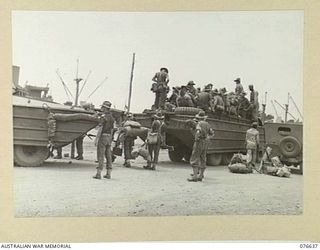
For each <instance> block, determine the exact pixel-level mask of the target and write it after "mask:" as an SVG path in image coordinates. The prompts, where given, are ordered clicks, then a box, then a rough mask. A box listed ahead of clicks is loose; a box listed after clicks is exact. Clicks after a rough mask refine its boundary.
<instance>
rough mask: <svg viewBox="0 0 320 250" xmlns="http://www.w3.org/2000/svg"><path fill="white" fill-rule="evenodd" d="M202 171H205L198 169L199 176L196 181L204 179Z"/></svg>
mask: <svg viewBox="0 0 320 250" xmlns="http://www.w3.org/2000/svg"><path fill="white" fill-rule="evenodd" d="M204 170H205V168H201V169H200V174H199V176H198V181H202V179H203V178H204V175H203V174H204Z"/></svg>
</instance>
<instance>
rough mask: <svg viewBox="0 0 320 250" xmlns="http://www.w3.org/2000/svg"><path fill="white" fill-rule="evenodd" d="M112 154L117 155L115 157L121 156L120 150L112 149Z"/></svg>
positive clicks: (117, 148)
mask: <svg viewBox="0 0 320 250" xmlns="http://www.w3.org/2000/svg"><path fill="white" fill-rule="evenodd" d="M112 154H114V155H117V156H121V155H122V148H119V147H114V148H113V149H112Z"/></svg>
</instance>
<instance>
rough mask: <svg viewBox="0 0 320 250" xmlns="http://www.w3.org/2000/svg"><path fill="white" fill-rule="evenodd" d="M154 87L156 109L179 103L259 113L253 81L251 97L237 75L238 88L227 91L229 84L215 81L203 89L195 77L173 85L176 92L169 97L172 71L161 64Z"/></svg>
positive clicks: (171, 107) (243, 113) (255, 116)
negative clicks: (195, 80)
mask: <svg viewBox="0 0 320 250" xmlns="http://www.w3.org/2000/svg"><path fill="white" fill-rule="evenodd" d="M152 81H153V84H152V88H151V91H152V92H154V93H155V101H154V105H153V106H152V109H154V110H158V109H161V110H167V111H173V110H174V109H175V108H176V107H196V108H200V109H202V110H204V111H205V112H208V111H213V112H216V113H219V114H222V113H225V114H228V115H235V116H239V117H242V118H246V119H250V120H252V121H256V120H257V119H258V115H259V101H258V92H257V91H256V90H255V89H254V86H253V85H249V91H250V97H249V99H248V98H247V97H246V95H247V93H246V92H245V91H244V88H243V86H242V84H241V79H240V78H236V79H235V80H234V82H235V84H236V85H235V90H234V92H227V90H226V88H220V89H219V90H218V88H215V87H214V86H213V84H212V83H209V84H207V85H206V86H205V87H204V88H203V89H201V88H196V87H195V85H196V84H195V83H194V81H189V82H188V83H187V84H186V85H182V86H176V87H172V94H171V96H170V97H167V95H168V93H169V91H170V87H169V71H168V69H167V68H161V69H160V71H159V72H157V73H156V74H155V75H154V77H153V78H152Z"/></svg>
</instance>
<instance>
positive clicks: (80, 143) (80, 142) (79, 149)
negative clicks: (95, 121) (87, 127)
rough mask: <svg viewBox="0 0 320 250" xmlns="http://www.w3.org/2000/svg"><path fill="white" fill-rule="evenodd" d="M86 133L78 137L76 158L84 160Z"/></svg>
mask: <svg viewBox="0 0 320 250" xmlns="http://www.w3.org/2000/svg"><path fill="white" fill-rule="evenodd" d="M85 136H86V135H85V134H84V135H82V136H80V137H78V138H77V139H76V149H77V154H78V155H77V157H76V158H75V159H76V160H83V139H84V137H85Z"/></svg>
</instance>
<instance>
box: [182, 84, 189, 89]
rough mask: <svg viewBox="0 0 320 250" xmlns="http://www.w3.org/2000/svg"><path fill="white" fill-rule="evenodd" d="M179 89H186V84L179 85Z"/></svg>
mask: <svg viewBox="0 0 320 250" xmlns="http://www.w3.org/2000/svg"><path fill="white" fill-rule="evenodd" d="M180 89H188V88H187V86H186V85H181V87H180Z"/></svg>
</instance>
